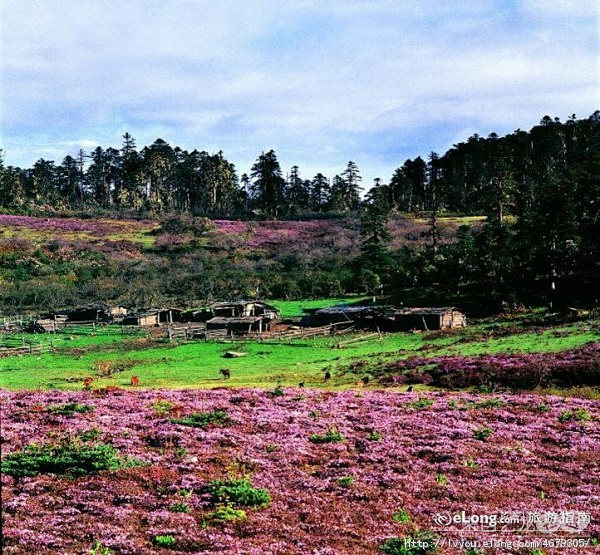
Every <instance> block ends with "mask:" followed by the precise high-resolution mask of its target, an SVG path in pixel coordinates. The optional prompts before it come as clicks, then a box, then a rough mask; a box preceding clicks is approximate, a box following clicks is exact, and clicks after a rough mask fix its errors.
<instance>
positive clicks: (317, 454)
mask: <svg viewBox="0 0 600 555" xmlns="http://www.w3.org/2000/svg"><path fill="white" fill-rule="evenodd" d="M274 393H275V392H269V391H263V390H250V389H245V390H233V389H225V388H221V389H215V390H181V391H176V390H170V391H166V390H146V391H144V390H141V391H114V392H109V393H107V394H104V395H99V394H98V392H93V391H92V392H62V391H43V392H8V391H0V403H1V411H2V413H1V416H2V420H1V422H2V428H1V446H2V458H3V460H5V459H6V457H7V456H8V455H9V454H11V453H16V452H18V451H20V450H22V449H24V448H25V447H26V446H28V445H31V444H32V443H37V444H39V445H44V444H48V443H61V442H62V443H65V442H71V443H73V444H79V445H81V444H83V443H86V444H90V445H94V444H95V443H102V444H108V445H111V446H112V447H114V448H115V449H116V450H117V451H118V453H119V455H121V456H125V457H134V458H136V459H138V460H141V461H144V462H145V463H146V465H145V466H135V467H129V468H121V469H119V470H114V471H102V472H99V473H95V474H87V475H84V476H78V477H75V478H69V477H65V476H56V475H52V474H39V475H37V476H33V477H20V478H18V479H17V478H15V477H13V476H11V475H7V474H6V473H3V474H2V518H3V534H4V539H3V551H2V552H3V553H4V554H6V555H14V554H22V553H23V554H25V553H27V554H39V555H44V554H46V553H48V554H50V553H52V554H56V553H60V554H84V553H85V554H89V553H91V552H93V551H92V550H93V549H94V548H96V550H97V551H96V552H97V553H104V552H105V551H102V549H104V548H108V551H106V553H119V554H124V555H125V554H127V555H129V554H130V555H146V554H151V553H169V552H173V553H177V552H186V553H197V554H209V553H231V554H236V555H244V554H247V555H250V554H256V555H258V554H261V555H263V554H272V555H284V554H285V555H294V554H298V555H305V554H314V555H346V554H347V555H350V554H352V555H355V554H373V555H374V554H377V553H381V551H380V545H381V544H382V543H383V542H384V541H385V540H386V539H388V538H393V537H404V536H407V535H410V534H415V533H416V532H417V531H418V530H422V531H429V530H431V531H434V530H435V528H436V524H435V522H434V520H433V517H434V515H435V514H437V513H453V514H456V513H460V512H461V511H466V512H471V513H478V514H492V513H496V514H498V513H506V512H510V513H513V512H519V511H522V512H523V513H528V512H529V513H532V512H537V513H541V512H548V511H555V512H560V511H578V512H584V513H587V514H589V515H590V517H591V524H589V526H587V527H586V528H585V530H584V531H583V532H581V533H580V534H579V535H578V536H575V537H585V538H589V537H590V536H596V537H597V536H598V534H599V533H600V467H599V453H600V420H599V419H600V406H599V404H598V403H597V402H594V401H587V400H583V399H573V398H569V399H564V398H559V397H540V396H534V395H498V396H493V397H492V396H482V395H479V396H477V395H470V394H463V393H445V392H441V393H428V394H421V395H418V394H416V393H397V392H391V391H371V390H369V391H363V392H360V393H357V392H355V391H344V392H323V391H316V390H299V389H290V390H284V391H283V395H275V394H274ZM278 393H280V392H278ZM69 403H79V404H81V405H87V406H88V407H87V408H86V410H85V411H82V412H70V413H69V412H68V411H62V412H67V413H66V414H63V413H62V412H61V410H57V408H56V407H61V406H63V405H65V404H69ZM73 406H75V405H73ZM89 407H93V410H91V409H90V408H89ZM211 411H222V412H224V413H226V414H227V415H228V417H229V418H227V419H225V420H223V421H222V422H215V423H214V424H211V425H207V426H204V427H191V426H186V425H184V424H182V423H180V422H181V421H182V420H185V417H189V416H190V415H193V414H198V413H210V412H211ZM177 419H180V422H176V421H174V420H177ZM323 438H335V439H331V440H330V441H328V440H327V439H323ZM3 468H4V467H3ZM240 478H247V479H248V480H249V481H250V482H251V483H252V485H253V486H254V487H256V488H264V489H266V490H268V492H269V494H270V503H269V504H268V506H262V507H256V508H251V507H245V508H244V510H245V518H235V519H229V520H227V519H219V518H217V517H216V516H215V514H216V510H217V509H218V508H219V506H218V504H217V505H215V502H214V501H211V499H210V497H209V496H208V495H207V493H206V486H207V484H208V483H209V482H211V481H212V480H227V479H240ZM239 512H240V511H239ZM399 515H400V516H399ZM532 533H533V532H531V534H532ZM437 534H438V536H440V537H445V538H460V537H468V538H480V539H483V536H481V535H480V532H478V531H470V532H469V533H468V534H467V535H466V536H465V535H464V534H465V533H464V531H460V530H456V531H444V532H437ZM497 534H498V535H499V536H498V537H507V536H506V535H504V536H502V535H501V534H500V532H497ZM528 534H530V532H524V533H523V537H528V536H527V535H528ZM557 535H559V534H554V536H557ZM561 535H564V534H561ZM168 536H170V537H172V538H173V540H169V542H171V545H169V546H165V545H162V546H161V544H160V541H165V542H166V540H157V538H161V537H168ZM538 536H539V534H538ZM511 537H514V534H513V535H512V536H511ZM99 546H101V547H102V549H100V547H99ZM544 551H545V552H546V553H554V552H557V553H558V552H563V553H564V552H565V550H552V549H544ZM593 551H594V548H593V547H591V546H590V547H589V548H583V549H582V550H580V551H578V552H579V553H592V552H593ZM464 552H465V550H462V549H453V548H448V547H445V548H444V549H441V550H440V551H438V553H449V554H453V553H464ZM529 552H530V551H529V550H528V549H524V550H522V551H519V550H509V551H502V550H497V551H486V553H499V554H500V553H523V554H525V553H529ZM570 552H571V553H574V552H577V551H570ZM415 553H417V552H416V551H415Z"/></svg>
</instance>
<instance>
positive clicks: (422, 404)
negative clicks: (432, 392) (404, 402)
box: [409, 399, 433, 410]
mask: <svg viewBox="0 0 600 555" xmlns="http://www.w3.org/2000/svg"><path fill="white" fill-rule="evenodd" d="M431 405H433V401H432V400H431V399H417V400H416V401H413V402H412V403H409V406H411V407H412V408H413V409H416V410H421V409H426V408H427V407H430V406H431Z"/></svg>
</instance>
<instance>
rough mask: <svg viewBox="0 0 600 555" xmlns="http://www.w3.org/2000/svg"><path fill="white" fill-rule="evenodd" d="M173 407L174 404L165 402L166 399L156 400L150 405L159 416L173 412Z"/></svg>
mask: <svg viewBox="0 0 600 555" xmlns="http://www.w3.org/2000/svg"><path fill="white" fill-rule="evenodd" d="M173 407H175V403H171V401H167V400H166V399H157V400H156V401H154V403H152V408H153V409H154V410H155V411H156V413H157V414H160V415H164V414H168V413H169V412H171V410H173Z"/></svg>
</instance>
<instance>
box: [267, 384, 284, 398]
mask: <svg viewBox="0 0 600 555" xmlns="http://www.w3.org/2000/svg"><path fill="white" fill-rule="evenodd" d="M283 394H284V393H283V387H281V386H280V385H278V386H277V387H276V388H275V389H274V390H273V391H269V395H270V396H271V397H283Z"/></svg>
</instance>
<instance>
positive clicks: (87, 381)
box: [83, 376, 94, 389]
mask: <svg viewBox="0 0 600 555" xmlns="http://www.w3.org/2000/svg"><path fill="white" fill-rule="evenodd" d="M93 381H94V378H92V376H88V377H87V378H85V380H83V389H91V387H92V382H93Z"/></svg>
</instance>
